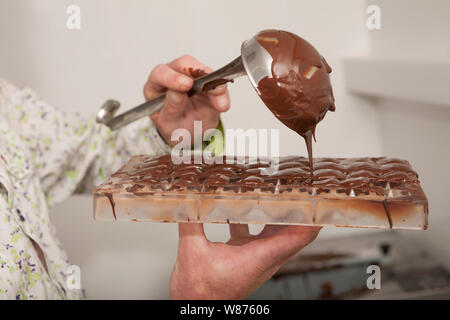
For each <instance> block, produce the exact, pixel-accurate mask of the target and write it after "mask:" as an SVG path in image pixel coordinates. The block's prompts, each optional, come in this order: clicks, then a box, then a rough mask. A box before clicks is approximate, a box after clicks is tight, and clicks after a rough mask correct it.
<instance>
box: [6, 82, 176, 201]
mask: <svg viewBox="0 0 450 320" xmlns="http://www.w3.org/2000/svg"><path fill="white" fill-rule="evenodd" d="M0 114H1V116H2V117H4V119H5V120H6V121H7V123H8V124H9V126H10V127H11V128H13V129H14V130H15V131H16V132H17V133H18V134H19V136H20V139H21V140H22V143H23V145H25V148H26V149H27V151H28V152H29V157H30V159H31V160H32V161H31V163H32V166H33V168H31V169H32V171H33V172H34V173H35V174H38V175H39V178H40V181H41V185H42V189H43V190H44V193H45V195H46V199H47V202H48V204H49V205H54V204H56V203H58V202H60V201H62V200H64V199H65V198H66V197H68V196H69V195H70V194H71V193H73V192H91V191H92V189H93V188H94V187H95V186H96V185H98V184H99V183H101V182H103V181H104V180H105V179H106V178H107V177H108V176H109V175H110V174H112V173H113V172H114V171H116V170H117V169H118V168H119V167H120V166H121V165H122V164H124V163H125V162H126V161H127V160H128V159H129V158H130V157H132V156H133V155H136V154H151V155H162V154H165V153H168V152H169V151H170V147H169V146H168V145H167V144H166V143H165V142H164V140H163V139H162V138H161V136H160V135H159V133H158V132H157V130H156V128H155V126H154V125H153V123H152V122H151V120H150V119H149V118H148V117H147V118H143V119H141V120H139V121H136V122H134V123H132V124H130V125H128V126H126V127H124V128H122V129H120V130H117V131H111V130H110V129H109V128H108V127H106V126H104V125H100V124H97V123H96V122H95V118H94V117H92V118H90V119H88V120H85V119H83V117H81V116H80V115H79V114H77V113H68V112H65V111H62V110H58V109H56V108H54V107H53V106H51V105H50V104H48V103H46V102H45V101H43V100H42V99H41V98H40V97H39V96H38V95H37V94H36V93H35V92H34V91H33V90H31V89H29V88H17V87H16V86H14V85H12V84H10V83H8V82H6V81H4V80H1V79H0Z"/></svg>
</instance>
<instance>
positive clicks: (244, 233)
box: [230, 223, 250, 239]
mask: <svg viewBox="0 0 450 320" xmlns="http://www.w3.org/2000/svg"><path fill="white" fill-rule="evenodd" d="M249 235H250V232H249V230H248V224H234V223H232V224H230V237H231V238H232V239H233V238H242V237H248V236H249Z"/></svg>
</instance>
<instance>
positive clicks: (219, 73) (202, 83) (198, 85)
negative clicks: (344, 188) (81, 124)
mask: <svg viewBox="0 0 450 320" xmlns="http://www.w3.org/2000/svg"><path fill="white" fill-rule="evenodd" d="M245 74H246V73H245V69H244V66H243V65H242V59H241V57H240V56H239V57H237V58H236V59H234V60H233V61H231V62H230V63H229V64H227V65H226V66H224V67H222V68H220V69H218V70H216V71H214V72H212V73H210V74H207V75H205V76H203V77H201V78H198V79H196V80H194V84H193V86H192V88H191V90H189V92H188V96H189V97H192V96H193V95H195V94H197V93H200V92H203V91H204V90H210V89H214V88H215V87H216V86H218V85H220V84H222V83H226V82H228V81H231V80H233V79H235V78H237V77H240V76H243V75H245ZM165 99H166V94H165V93H163V94H160V95H159V96H157V97H156V98H153V99H151V100H149V101H147V102H144V103H143V104H141V105H139V106H137V107H135V108H133V109H130V110H128V111H126V112H124V113H122V114H120V115H118V116H117V117H113V116H114V113H115V112H116V111H117V109H118V108H119V106H120V104H119V103H118V102H117V101H114V100H108V101H107V102H105V104H104V105H103V106H102V107H101V108H100V110H99V112H98V115H97V122H98V123H102V124H104V125H106V126H108V127H109V128H110V129H111V130H116V129H119V128H122V127H123V126H125V125H127V124H129V123H131V122H134V121H136V120H138V119H140V118H143V117H146V116H150V115H152V114H154V113H155V112H157V111H159V110H161V108H162V107H163V106H164V101H165Z"/></svg>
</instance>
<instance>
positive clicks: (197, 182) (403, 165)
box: [94, 155, 428, 229]
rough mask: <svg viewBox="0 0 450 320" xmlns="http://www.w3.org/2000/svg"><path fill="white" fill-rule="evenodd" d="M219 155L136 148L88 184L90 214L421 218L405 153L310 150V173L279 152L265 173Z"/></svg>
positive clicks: (371, 220)
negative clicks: (200, 158)
mask: <svg viewBox="0 0 450 320" xmlns="http://www.w3.org/2000/svg"><path fill="white" fill-rule="evenodd" d="M221 160H222V162H223V163H214V164H205V163H202V164H179V165H175V164H173V162H172V159H171V156H170V155H165V156H161V157H152V156H144V155H143V156H136V157H134V158H132V159H131V160H130V161H129V162H128V163H127V164H125V165H124V166H123V167H122V168H121V169H120V170H119V171H117V172H116V173H114V174H113V175H112V176H111V177H110V178H109V179H108V180H107V181H106V182H105V183H104V184H102V185H100V186H99V187H97V188H96V189H95V191H94V193H95V198H96V200H95V201H96V203H97V204H96V217H97V218H98V219H102V218H101V217H102V215H103V214H106V213H105V212H106V211H107V210H108V209H107V208H108V207H109V211H110V212H112V218H113V219H117V220H123V219H125V220H127V219H128V218H133V219H137V220H140V219H141V220H146V219H149V220H156V221H160V220H164V221H166V220H168V221H187V220H188V219H189V221H199V222H226V221H230V223H279V224H306V225H330V224H331V225H338V226H358V227H377V228H407V229H408V228H413V229H424V228H426V226H427V222H426V221H427V213H428V209H427V199H426V197H425V194H424V193H423V191H422V188H421V186H420V182H419V180H418V175H417V173H416V172H415V171H414V170H413V169H412V168H411V166H410V164H409V163H408V162H407V161H405V160H399V159H390V158H384V157H378V158H316V159H313V162H314V177H315V178H314V180H313V181H311V180H310V173H309V160H308V159H307V158H305V157H293V156H291V157H282V158H280V159H279V160H278V162H277V163H278V170H275V171H274V172H272V173H271V174H270V175H267V174H265V173H266V171H265V170H263V169H267V166H268V165H271V164H272V165H273V164H274V163H269V164H268V163H267V160H264V162H261V161H259V160H258V161H254V160H252V162H251V163H250V162H249V161H248V159H237V158H235V159H234V161H232V162H231V163H228V162H227V159H226V158H222V159H221ZM228 160H229V159H228ZM102 199H105V200H106V202H104V200H102ZM112 199H113V201H111V200H112ZM111 206H112V207H111ZM105 210H106V211H105ZM165 210H166V211H165ZM137 212H141V213H139V214H138V213H137ZM155 215H156V216H155ZM128 220H129V219H128Z"/></svg>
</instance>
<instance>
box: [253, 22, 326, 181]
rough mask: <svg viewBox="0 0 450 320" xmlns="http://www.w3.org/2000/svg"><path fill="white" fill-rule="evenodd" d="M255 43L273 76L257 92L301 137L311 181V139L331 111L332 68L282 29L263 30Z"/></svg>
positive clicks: (314, 51)
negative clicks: (269, 61) (262, 50)
mask: <svg viewBox="0 0 450 320" xmlns="http://www.w3.org/2000/svg"><path fill="white" fill-rule="evenodd" d="M256 38H257V41H258V42H259V44H261V45H262V46H263V47H264V48H265V49H266V50H267V51H268V52H269V54H270V55H271V56H272V59H273V62H272V67H271V71H272V77H264V78H263V79H261V80H260V81H259V82H258V87H257V92H258V94H259V96H260V97H261V99H262V100H263V102H264V103H265V104H266V106H267V107H268V108H269V109H270V111H272V113H273V114H274V115H275V116H276V117H277V118H278V119H279V120H280V121H281V122H283V123H284V124H285V125H286V126H287V127H289V128H290V129H292V130H294V131H295V132H297V133H298V134H299V135H301V136H302V137H303V138H304V139H305V141H306V146H307V149H308V157H309V166H310V174H311V180H312V178H313V172H314V171H313V161H312V137H314V140H315V129H316V125H317V123H318V122H319V121H321V120H322V119H323V118H324V116H325V114H326V113H327V111H328V110H330V111H334V110H335V105H334V96H333V89H332V87H331V83H330V76H329V74H330V73H331V67H330V66H329V65H328V63H327V62H326V60H325V59H324V58H323V57H322V56H321V55H320V54H319V52H318V51H317V50H316V49H315V48H314V47H313V46H312V45H311V44H310V43H309V42H307V41H306V40H304V39H302V38H300V37H299V36H297V35H295V34H293V33H290V32H287V31H282V30H264V31H261V32H260V33H258V34H257V35H256Z"/></svg>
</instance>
